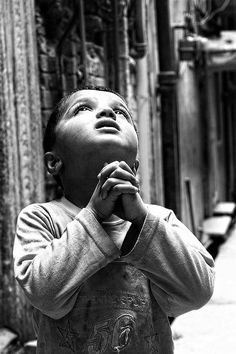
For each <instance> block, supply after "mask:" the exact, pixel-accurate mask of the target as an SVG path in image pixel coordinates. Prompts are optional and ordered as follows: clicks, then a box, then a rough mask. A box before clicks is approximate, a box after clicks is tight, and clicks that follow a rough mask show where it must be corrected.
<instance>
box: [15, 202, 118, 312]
mask: <svg viewBox="0 0 236 354" xmlns="http://www.w3.org/2000/svg"><path fill="white" fill-rule="evenodd" d="M119 254H120V251H119V249H118V248H117V247H116V245H115V244H114V243H113V241H112V240H111V239H110V237H109V236H108V235H107V233H106V232H105V231H104V229H103V228H102V227H101V225H100V224H99V222H98V221H97V219H96V218H95V217H94V215H93V214H92V213H91V212H90V211H89V210H87V209H86V208H85V209H82V210H81V211H80V212H79V213H78V214H77V216H76V217H75V218H74V220H72V221H71V222H69V223H68V224H67V226H66V228H65V231H64V232H63V233H62V235H61V237H60V235H59V238H55V235H53V226H52V220H51V218H50V215H49V213H48V212H47V211H46V210H45V209H44V208H42V207H40V205H37V204H33V205H30V206H28V207H26V208H25V209H23V211H22V212H21V213H20V214H19V217H18V221H17V231H16V237H15V243H14V249H13V257H14V268H15V277H16V279H17V281H18V282H19V284H20V285H21V287H22V288H23V290H24V292H25V294H26V296H27V298H28V299H29V301H30V302H31V304H32V305H33V306H34V307H36V308H38V309H39V310H40V311H41V312H42V313H44V314H46V315H47V316H49V317H52V318H54V319H57V318H61V317H63V316H65V315H66V314H67V313H68V312H69V311H70V310H71V309H72V307H73V305H74V303H75V301H76V298H77V295H78V291H79V288H80V287H81V285H82V284H83V283H84V282H85V281H86V279H88V278H89V277H91V276H92V275H93V274H94V273H96V272H97V271H98V270H99V269H101V268H103V267H105V266H106V265H107V264H108V263H110V262H112V261H113V260H114V259H115V258H117V257H119Z"/></svg>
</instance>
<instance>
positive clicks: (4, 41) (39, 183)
mask: <svg viewBox="0 0 236 354" xmlns="http://www.w3.org/2000/svg"><path fill="white" fill-rule="evenodd" d="M35 43H36V39H35V28H34V1H33V0H30V1H28V0H25V1H22V0H14V1H9V0H2V1H1V2H0V156H1V158H0V203H1V205H0V242H1V247H0V265H1V268H0V282H1V284H0V291H1V293H0V311H1V312H0V321H1V324H3V323H4V325H7V326H9V327H13V328H14V329H17V330H19V331H22V330H23V328H24V327H25V326H24V324H26V323H30V318H29V317H28V315H27V308H28V305H26V304H25V300H24V297H21V296H20V290H19V288H18V286H17V285H16V282H15V280H14V275H13V263H12V244H13V239H14V233H15V223H16V217H17V214H18V212H19V211H20V209H21V208H23V207H24V206H25V205H27V204H30V203H32V202H33V201H36V200H37V201H40V200H43V199H44V178H43V166H42V149H41V140H42V139H41V116H40V97H39V83H38V73H37V55H36V50H35V49H36V48H35ZM27 328H28V331H29V332H31V331H32V326H31V325H29V326H27ZM25 334H26V333H25Z"/></svg>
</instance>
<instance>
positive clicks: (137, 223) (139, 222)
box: [131, 206, 147, 230]
mask: <svg viewBox="0 0 236 354" xmlns="http://www.w3.org/2000/svg"><path fill="white" fill-rule="evenodd" d="M146 216H147V208H146V206H144V207H143V208H142V211H141V212H140V214H139V215H138V216H137V217H136V218H135V219H133V220H132V221H131V223H132V225H133V226H135V227H136V228H137V229H140V230H141V228H142V226H143V224H144V221H145V219H146Z"/></svg>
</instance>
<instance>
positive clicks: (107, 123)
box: [95, 118, 120, 130]
mask: <svg viewBox="0 0 236 354" xmlns="http://www.w3.org/2000/svg"><path fill="white" fill-rule="evenodd" d="M107 127H110V128H115V129H117V130H120V126H119V124H118V123H117V122H116V121H115V120H114V119H111V118H99V119H98V121H97V122H96V124H95V128H96V129H100V128H107Z"/></svg>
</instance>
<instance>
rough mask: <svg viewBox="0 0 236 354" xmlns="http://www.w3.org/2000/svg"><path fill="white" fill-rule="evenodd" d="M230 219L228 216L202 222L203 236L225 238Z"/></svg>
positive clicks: (211, 218) (213, 217) (214, 217)
mask: <svg viewBox="0 0 236 354" xmlns="http://www.w3.org/2000/svg"><path fill="white" fill-rule="evenodd" d="M231 220H232V218H231V217H230V216H212V217H210V218H207V219H205V220H204V221H203V227H202V230H203V234H207V235H209V236H210V237H226V234H227V231H228V229H229V227H230V224H231Z"/></svg>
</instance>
